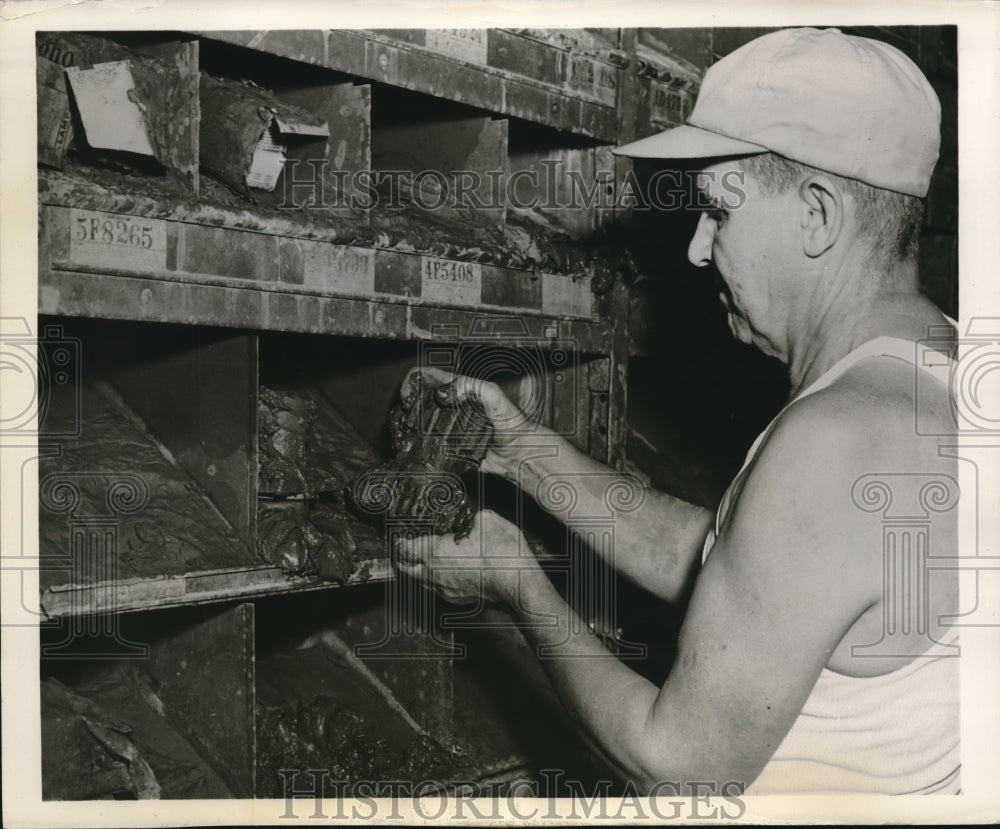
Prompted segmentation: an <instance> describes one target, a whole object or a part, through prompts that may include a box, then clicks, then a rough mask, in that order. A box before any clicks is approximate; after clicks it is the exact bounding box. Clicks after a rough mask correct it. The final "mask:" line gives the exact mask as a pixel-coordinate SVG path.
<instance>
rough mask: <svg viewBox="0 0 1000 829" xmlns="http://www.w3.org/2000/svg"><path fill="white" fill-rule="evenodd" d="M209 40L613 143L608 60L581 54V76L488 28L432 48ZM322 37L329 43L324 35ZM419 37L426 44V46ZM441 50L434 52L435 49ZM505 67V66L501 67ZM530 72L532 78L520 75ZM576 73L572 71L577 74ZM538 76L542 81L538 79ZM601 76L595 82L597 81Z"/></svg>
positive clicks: (385, 42)
mask: <svg viewBox="0 0 1000 829" xmlns="http://www.w3.org/2000/svg"><path fill="white" fill-rule="evenodd" d="M199 34H201V35H202V36H204V37H207V38H212V39H215V40H221V41H224V42H226V43H233V44H236V45H240V46H248V45H249V44H250V43H253V48H255V49H258V50H259V51H263V52H269V53H271V54H275V55H281V56H284V57H289V58H292V59H294V60H300V61H304V62H308V63H315V64H319V65H321V66H328V67H330V68H331V69H336V70H338V71H341V72H348V73H350V74H352V75H357V76H359V77H362V78H367V79H370V80H373V81H379V82H381V83H388V84H391V85H393V86H399V87H403V88H405V89H412V90H415V91H418V92H423V93H426V94H429V95H435V96H437V97H440V98H447V99H450V100H454V101H461V102H462V103H466V104H469V105H471V106H476V107H479V108H481V109H486V110H489V111H491V112H495V113H497V114H501V115H508V116H514V117H517V118H524V119H525V120H528V121H533V122H535V123H540V124H548V125H550V126H552V127H555V128H556V129H560V130H564V131H567V132H572V133H575V134H578V135H587V136H591V137H593V138H597V139H599V140H602V141H607V142H608V143H613V142H615V141H616V140H617V113H616V111H615V101H614V99H613V95H614V94H615V93H616V89H615V83H616V81H617V76H618V74H619V73H620V72H621V69H620V67H618V66H616V65H615V64H613V63H611V62H605V61H604V60H601V59H600V58H594V57H591V56H589V55H580V56H578V58H577V60H578V61H580V60H585V61H588V62H589V63H591V64H592V65H593V68H592V69H591V71H590V72H588V71H581V69H580V68H579V67H578V66H577V67H574V65H573V62H572V61H571V60H570V59H569V58H570V55H571V53H570V52H568V51H566V50H565V49H561V48H559V47H556V46H552V45H549V44H543V43H539V42H538V41H537V40H534V39H532V38H528V37H524V36H521V35H518V34H515V33H513V32H509V31H504V30H499V29H491V30H488V31H480V32H478V33H474V35H473V38H474V39H473V40H472V41H465V42H463V41H462V39H461V38H459V39H442V38H440V36H438V38H439V42H437V43H436V44H432V45H431V46H430V47H429V46H428V45H427V40H426V37H427V35H426V33H424V32H422V31H421V32H418V31H413V32H412V33H409V34H408V35H402V36H405V37H409V41H410V42H405V41H403V40H400V39H398V37H399V36H401V35H400V32H399V31H398V30H394V31H393V34H394V35H396V36H397V37H390V36H387V35H386V34H384V33H379V32H348V31H338V30H333V31H327V32H325V33H324V32H316V31H313V32H298V31H266V32H260V31H258V32H254V31H228V32H225V31H221V32H220V31H214V32H200V33H199ZM324 35H325V37H324ZM414 38H417V39H420V38H423V42H422V43H416V42H414V40H413V39H414ZM434 50H436V53H435V51H434ZM491 64H502V65H503V66H504V67H508V68H500V67H498V66H496V65H491ZM525 67H531V76H528V75H526V74H523V72H524V69H525ZM574 68H575V71H574ZM536 76H538V77H542V78H544V79H545V80H544V81H542V80H537V79H536ZM592 77H593V78H596V79H597V80H596V81H594V80H592Z"/></svg>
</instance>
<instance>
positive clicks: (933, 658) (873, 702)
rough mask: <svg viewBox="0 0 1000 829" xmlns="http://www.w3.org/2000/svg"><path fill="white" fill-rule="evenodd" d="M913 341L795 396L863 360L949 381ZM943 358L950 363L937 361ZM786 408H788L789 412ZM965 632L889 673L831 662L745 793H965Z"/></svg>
mask: <svg viewBox="0 0 1000 829" xmlns="http://www.w3.org/2000/svg"><path fill="white" fill-rule="evenodd" d="M916 356H917V346H916V344H915V343H913V342H910V341H907V340H900V339H895V338H892V337H880V338H878V339H875V340H871V341H869V342H867V343H865V344H863V345H862V346H860V347H859V348H857V349H855V350H854V351H852V352H850V353H849V354H848V355H847V356H845V357H844V358H843V359H842V360H840V361H839V362H838V363H836V364H835V365H834V366H833V367H832V368H830V369H829V370H828V371H827V372H826V373H825V374H823V375H822V376H821V377H820V378H819V379H818V380H816V382H814V383H813V384H812V385H810V386H809V387H808V388H806V389H805V390H804V391H803V392H802V393H800V394H799V395H798V396H797V397H796V398H795V400H793V401H791V402H790V403H789V405H792V403H794V402H795V401H797V400H801V399H802V398H803V397H805V396H807V395H809V394H813V393H814V392H817V391H820V390H821V389H825V388H826V387H827V386H829V385H830V384H831V383H833V382H834V381H835V380H837V379H838V378H839V377H840V376H841V375H843V374H844V372H846V371H847V370H848V369H850V368H851V367H852V366H854V365H855V364H857V363H858V362H860V361H861V360H865V359H869V358H876V357H894V358H896V359H899V360H903V361H905V362H907V363H909V364H910V365H911V366H917V368H918V369H920V370H923V371H928V372H930V373H932V374H933V375H934V376H935V377H936V378H937V379H938V380H940V381H942V382H943V383H945V386H946V388H947V384H948V382H949V379H948V370H949V366H948V364H947V363H945V364H944V365H937V366H927V365H921V363H922V362H924V361H919V362H918V361H917V359H916ZM935 362H942V361H935ZM787 408H788V407H787V406H786V407H785V409H783V410H782V412H784V411H785V410H786V409H787ZM780 417H781V413H779V414H778V416H777V417H776V418H775V419H774V420H773V421H771V424H770V425H769V426H768V428H767V429H765V430H764V432H762V433H761V435H760V436H759V437H758V438H757V440H756V441H755V442H754V444H753V446H752V447H751V448H750V451H749V453H748V454H747V458H746V461H745V462H744V464H743V468H742V469H741V470H740V472H739V473H738V474H737V476H736V478H735V479H734V480H733V483H732V484H730V486H729V489H728V490H727V491H726V494H725V496H723V499H722V502H721V504H720V505H719V509H718V512H717V513H716V519H715V526H714V528H713V529H712V530H711V531H710V532H709V535H708V538H707V539H706V540H705V547H704V552H703V560H704V558H707V556H708V554H709V552H710V551H711V549H712V545H713V544H714V543H715V539H716V538H717V536H718V534H719V532H720V531H721V528H722V525H723V523H724V522H725V520H726V516H727V514H728V512H729V509H730V507H731V502H732V499H733V497H734V494H735V493H736V492H738V491H739V489H738V485H739V484H740V482H741V479H742V478H743V476H744V475H746V474H747V472H748V469H749V467H750V466H751V464H752V462H753V460H754V458H755V457H756V456H757V453H758V452H759V450H760V447H761V446H762V445H763V444H764V442H765V441H766V439H767V436H768V435H769V434H770V432H771V430H772V428H773V427H774V425H775V423H776V422H777V421H778V420H779V419H780ZM957 644H958V629H957V628H956V627H952V628H950V629H949V631H948V632H947V635H946V636H945V637H944V638H943V639H941V640H940V642H939V646H938V647H934V648H933V649H932V650H928V651H927V652H926V653H925V654H922V655H920V656H918V657H916V658H914V659H912V660H911V661H910V662H908V663H906V664H905V665H904V666H903V667H901V668H899V669H898V670H895V671H892V672H890V673H887V674H884V675H882V676H873V677H851V676H846V675H844V674H840V673H837V672H835V671H831V670H829V669H828V668H824V669H823V670H822V671H821V673H820V675H819V677H818V679H817V680H816V684H815V685H814V686H813V689H812V691H811V692H810V694H809V697H808V699H807V700H806V703H805V706H804V707H803V709H802V712H801V713H800V714H799V716H798V718H797V719H796V720H795V722H794V723H793V724H792V727H791V729H790V730H789V732H788V734H787V735H785V738H784V740H782V742H781V744H780V745H779V746H778V749H777V750H776V751H775V752H774V755H773V756H772V757H771V759H770V760H769V761H768V763H767V765H766V766H765V767H764V769H763V770H762V771H761V773H760V775H759V776H758V777H757V779H756V780H755V781H754V782H753V784H752V785H750V786H749V787H748V789H747V794H760V795H763V794H806V793H808V794H820V793H871V794H917V793H922V794H931V793H940V794H957V793H958V791H959V785H960V783H959V768H960V759H959V727H960V724H959V711H958V701H959V685H958V682H959V660H958V659H957V658H956V657H955V654H956V653H957Z"/></svg>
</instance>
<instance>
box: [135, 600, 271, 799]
mask: <svg viewBox="0 0 1000 829" xmlns="http://www.w3.org/2000/svg"><path fill="white" fill-rule="evenodd" d="M145 667H146V670H147V672H148V673H149V675H150V677H151V679H152V681H153V686H154V690H155V692H156V695H157V696H158V697H159V698H160V699H161V700H162V702H163V705H164V709H165V713H166V715H167V717H168V719H169V720H170V721H171V722H172V723H173V724H174V725H175V726H176V727H177V728H179V729H180V730H181V731H183V732H184V734H185V735H186V736H187V738H188V739H189V740H190V741H191V742H192V743H194V744H195V745H196V746H197V747H198V749H199V750H200V752H201V753H202V755H203V756H204V757H205V758H206V759H207V760H208V761H209V762H210V763H211V764H212V767H213V768H214V769H215V770H216V771H217V772H218V773H219V775H220V776H221V777H222V779H223V780H225V781H226V785H228V786H229V788H230V789H231V790H232V791H233V794H234V795H236V796H237V797H253V796H254V769H255V759H254V758H255V753H256V743H255V737H256V734H255V729H254V709H255V703H254V697H255V687H254V635H253V605H252V604H241V605H238V606H236V607H234V608H231V609H229V610H225V611H222V612H221V613H216V614H213V615H209V614H206V616H205V617H204V618H203V620H201V621H200V622H198V623H196V624H194V625H192V626H191V627H189V628H186V629H185V630H182V631H180V632H179V633H175V634H172V635H169V636H167V637H166V638H165V639H163V640H161V641H159V642H157V643H155V644H154V645H153V646H152V649H151V653H150V658H149V661H148V662H147V663H146V665H145Z"/></svg>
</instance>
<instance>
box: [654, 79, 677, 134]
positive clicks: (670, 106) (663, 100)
mask: <svg viewBox="0 0 1000 829" xmlns="http://www.w3.org/2000/svg"><path fill="white" fill-rule="evenodd" d="M649 96H650V101H651V107H650V118H651V119H652V120H653V121H657V122H658V123H661V124H680V123H682V122H683V120H684V108H683V101H682V96H681V92H680V91H679V90H677V89H673V88H671V87H669V86H667V85H666V84H664V83H660V82H659V81H651V82H650V85H649Z"/></svg>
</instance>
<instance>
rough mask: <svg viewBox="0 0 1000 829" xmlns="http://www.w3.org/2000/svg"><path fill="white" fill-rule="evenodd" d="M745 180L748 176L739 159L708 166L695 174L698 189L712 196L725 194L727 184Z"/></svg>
mask: <svg viewBox="0 0 1000 829" xmlns="http://www.w3.org/2000/svg"><path fill="white" fill-rule="evenodd" d="M745 178H747V176H746V173H745V171H744V169H743V165H742V164H740V160H739V159H737V158H727V159H723V160H721V161H716V162H713V163H711V164H706V165H705V166H703V167H702V168H701V169H700V170H697V171H695V173H694V180H695V184H696V186H697V187H698V189H699V190H701V191H702V192H703V193H705V194H706V195H710V196H713V195H718V194H720V193H723V192H725V191H726V185H727V184H729V183H732V182H741V181H743V180H744V179H745Z"/></svg>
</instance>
